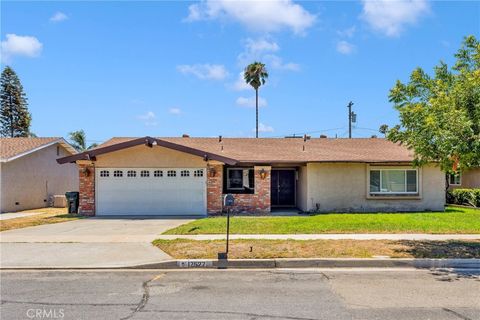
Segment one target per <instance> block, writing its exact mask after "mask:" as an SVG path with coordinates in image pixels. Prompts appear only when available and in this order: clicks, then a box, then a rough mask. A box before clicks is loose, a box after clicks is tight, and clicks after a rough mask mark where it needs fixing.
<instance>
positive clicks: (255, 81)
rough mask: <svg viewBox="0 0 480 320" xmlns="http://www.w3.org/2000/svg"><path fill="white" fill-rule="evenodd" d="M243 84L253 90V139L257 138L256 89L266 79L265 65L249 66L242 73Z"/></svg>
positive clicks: (256, 63)
mask: <svg viewBox="0 0 480 320" xmlns="http://www.w3.org/2000/svg"><path fill="white" fill-rule="evenodd" d="M243 78H244V79H245V82H246V83H247V84H249V85H251V86H252V87H253V89H255V107H256V130H255V138H258V88H260V86H261V85H262V84H265V80H266V79H267V78H268V73H267V69H266V68H265V64H263V63H261V62H257V61H255V62H254V63H252V64H249V65H248V66H247V67H246V68H245V71H244V73H243Z"/></svg>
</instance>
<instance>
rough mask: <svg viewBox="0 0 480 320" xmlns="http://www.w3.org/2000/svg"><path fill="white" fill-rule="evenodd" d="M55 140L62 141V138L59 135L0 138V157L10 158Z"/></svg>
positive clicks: (2, 158)
mask: <svg viewBox="0 0 480 320" xmlns="http://www.w3.org/2000/svg"><path fill="white" fill-rule="evenodd" d="M55 141H62V142H63V139H62V138H59V137H48V138H0V159H1V160H6V159H10V158H13V157H15V156H18V155H21V154H23V153H26V152H28V151H31V150H33V149H36V148H39V147H42V146H44V145H47V144H49V143H52V142H55Z"/></svg>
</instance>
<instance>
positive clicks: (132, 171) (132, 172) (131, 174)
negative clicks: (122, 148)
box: [127, 170, 137, 178]
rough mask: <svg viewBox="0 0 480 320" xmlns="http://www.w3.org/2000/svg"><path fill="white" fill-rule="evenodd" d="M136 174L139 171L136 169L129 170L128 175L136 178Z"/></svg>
mask: <svg viewBox="0 0 480 320" xmlns="http://www.w3.org/2000/svg"><path fill="white" fill-rule="evenodd" d="M136 176H137V171H135V170H128V171H127V177H129V178H135V177H136Z"/></svg>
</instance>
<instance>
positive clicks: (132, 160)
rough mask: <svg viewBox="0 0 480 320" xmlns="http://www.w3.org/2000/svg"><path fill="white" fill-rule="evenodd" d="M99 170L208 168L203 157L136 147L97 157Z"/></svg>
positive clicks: (156, 148) (158, 148)
mask: <svg viewBox="0 0 480 320" xmlns="http://www.w3.org/2000/svg"><path fill="white" fill-rule="evenodd" d="M95 167H97V168H115V167H118V168H142V167H143V168H206V167H207V162H206V161H204V160H203V158H202V157H198V156H195V155H191V154H188V153H185V152H180V151H176V150H172V149H168V148H164V147H159V146H153V147H152V148H149V147H147V146H144V145H141V146H135V147H132V148H127V149H123V150H119V151H114V152H111V153H107V154H103V155H99V156H97V161H96V162H95Z"/></svg>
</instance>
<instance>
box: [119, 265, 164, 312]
mask: <svg viewBox="0 0 480 320" xmlns="http://www.w3.org/2000/svg"><path fill="white" fill-rule="evenodd" d="M164 275H165V274H164V273H161V274H159V275H157V276H155V277H153V278H152V279H150V280H147V281H144V282H143V283H142V289H143V295H142V299H140V302H139V303H138V304H137V306H136V307H135V309H134V310H133V312H132V313H131V314H129V315H128V316H126V317H124V318H121V319H120V320H128V319H130V318H132V317H133V316H134V315H135V314H136V313H137V312H139V311H142V310H143V308H145V306H146V305H147V303H148V300H149V299H150V288H149V286H148V285H149V284H150V282H152V281H155V280H158V279H160V278H161V277H163V276H164Z"/></svg>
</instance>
